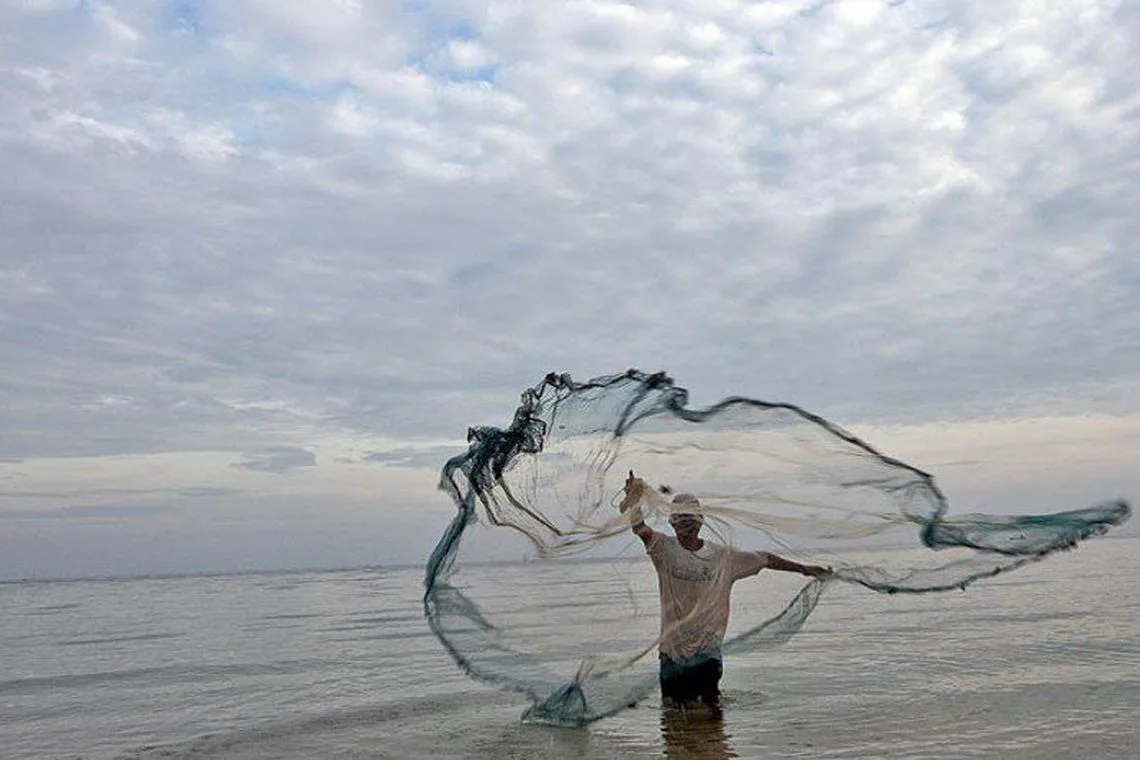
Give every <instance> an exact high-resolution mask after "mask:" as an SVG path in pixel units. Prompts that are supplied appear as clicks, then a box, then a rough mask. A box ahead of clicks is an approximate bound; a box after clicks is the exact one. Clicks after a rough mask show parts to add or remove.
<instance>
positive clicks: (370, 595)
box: [0, 538, 1140, 760]
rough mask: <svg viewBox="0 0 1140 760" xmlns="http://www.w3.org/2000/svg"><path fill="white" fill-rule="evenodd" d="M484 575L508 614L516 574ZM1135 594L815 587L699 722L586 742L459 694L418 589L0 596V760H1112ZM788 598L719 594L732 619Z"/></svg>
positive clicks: (274, 578)
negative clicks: (796, 619)
mask: <svg viewBox="0 0 1140 760" xmlns="http://www.w3.org/2000/svg"><path fill="white" fill-rule="evenodd" d="M644 569H645V573H646V574H647V575H646V577H647V578H650V580H651V576H652V572H653V571H652V569H651V567H650V566H649V564H648V562H646V563H645V568H644ZM496 572H497V573H502V574H501V575H499V576H498V583H497V585H496V588H498V589H500V592H499V593H504V594H510V593H511V591H510V589H512V588H515V587H516V586H514V585H513V584H512V583H511V582H510V574H511V573H515V574H518V577H519V578H520V579H521V578H522V577H523V576H524V575H525V574H526V572H527V571H526V567H525V566H523V565H518V566H502V567H501V568H500V569H499V570H497V571H496ZM581 572H582V574H583V578H582V579H581V580H582V581H583V582H584V583H588V582H589V581H590V578H589V575H590V574H591V573H598V572H602V570H601V569H600V568H598V567H591V566H583V567H582V569H581ZM1138 575H1140V539H1137V538H1104V539H1099V540H1095V541H1092V542H1089V543H1088V544H1087V545H1085V546H1083V547H1082V548H1080V549H1078V550H1076V551H1073V552H1067V553H1064V554H1061V555H1059V556H1055V557H1051V558H1049V559H1047V560H1046V561H1044V562H1042V563H1038V564H1035V565H1032V566H1029V567H1027V568H1023V569H1021V570H1018V571H1016V572H1014V573H1011V574H1009V575H1007V576H1003V577H1000V578H996V579H992V580H989V581H985V582H981V583H978V584H976V585H974V586H972V587H970V588H969V589H968V590H967V591H964V592H953V593H941V594H927V595H921V596H909V595H908V596H901V595H900V596H883V595H878V594H874V593H871V592H869V591H866V590H865V589H861V588H856V587H851V586H846V585H843V584H836V585H835V587H834V588H831V589H830V590H829V591H828V592H827V593H826V594H825V596H824V599H823V600H822V601H821V603H820V605H819V608H818V609H817V610H816V612H815V614H814V615H813V616H812V617H811V618H810V619H809V621H808V623H807V626H806V627H805V629H804V631H803V632H802V633H801V634H800V635H798V636H797V637H795V639H793V640H792V641H791V642H789V643H788V644H787V645H785V646H784V647H782V648H781V649H779V650H776V651H772V652H767V653H762V654H760V653H758V654H753V655H747V656H739V657H736V658H730V659H729V660H728V661H727V662H726V673H725V680H724V682H723V686H724V691H725V704H724V709H723V714H722V715H721V716H720V717H716V716H711V715H708V714H706V713H703V712H700V711H691V712H681V711H672V710H663V709H662V707H661V704H660V701H659V700H657V699H650V700H647V701H646V702H644V703H642V704H641V705H639V706H638V707H636V708H634V709H631V710H627V711H625V712H623V713H620V714H619V715H617V716H614V717H612V718H609V719H606V720H603V721H600V722H598V723H595V724H593V725H591V726H589V727H587V728H584V729H564V728H553V727H544V726H528V725H520V723H519V720H518V718H519V715H520V714H521V712H522V710H523V709H524V708H525V707H526V704H525V702H524V701H523V700H522V699H520V698H519V697H517V696H516V695H511V694H507V693H502V692H499V691H496V690H494V689H491V688H489V687H486V686H483V685H480V684H477V683H474V682H472V681H471V680H470V679H468V678H467V677H466V676H465V675H464V674H463V673H462V672H461V671H460V670H459V669H458V668H457V667H456V666H455V665H454V663H453V662H452V661H451V659H450V658H449V657H448V656H447V654H446V653H445V652H444V650H443V648H442V647H441V646H440V645H439V643H438V642H437V641H436V640H435V638H434V637H433V636H432V635H431V633H430V632H429V631H428V628H427V625H426V623H425V621H424V618H423V613H422V606H421V601H420V597H421V593H422V588H421V583H422V572H421V570H420V569H418V568H417V569H403V570H383V569H360V570H342V571H328V572H301V573H297V572H289V573H266V574H244V575H227V576H194V577H176V578H140V579H119V580H87V581H56V582H27V583H10V584H0V610H2V615H0V652H3V656H2V657H0V758H2V760H24V759H25V758H80V757H82V758H98V759H102V758H135V759H147V760H150V759H152V758H238V759H241V760H249V759H251V758H536V757H541V758H661V757H666V758H731V757H738V758H782V757H787V758H877V757H884V758H887V757H889V758H931V759H934V758H937V759H939V760H950V759H953V758H1024V759H1027V760H1028V759H1030V758H1034V759H1035V758H1041V759H1044V758H1081V760H1089V759H1090V758H1121V759H1123V758H1128V759H1129V760H1131V759H1133V758H1136V757H1140V725H1138V723H1137V717H1138V716H1140V613H1138V610H1140V592H1138V591H1137V589H1138V583H1137V581H1136V578H1137V576H1138ZM793 580H795V579H789V578H786V577H783V576H782V577H781V578H780V579H779V580H774V579H766V578H765V574H761V576H759V577H758V578H757V579H754V580H753V581H752V582H751V583H750V582H749V581H743V582H741V583H740V584H738V586H737V590H736V592H735V594H734V600H733V604H734V613H733V614H734V616H741V617H746V616H749V615H753V614H754V613H756V614H758V615H763V616H767V614H769V613H770V612H772V611H774V609H771V608H772V607H773V605H778V602H779V600H780V599H781V598H785V599H786V598H788V597H790V595H791V594H792V593H794V591H795V588H796V584H795V583H792V582H791V581H793ZM523 585H524V584H518V586H517V587H522V586H523ZM651 585H652V584H651V583H647V584H646V588H651ZM497 601H498V602H499V603H500V604H503V603H505V604H508V605H509V604H510V599H505V600H504V599H499V600H497ZM519 601H520V603H521V602H522V601H523V600H522V599H521V598H520V600H519Z"/></svg>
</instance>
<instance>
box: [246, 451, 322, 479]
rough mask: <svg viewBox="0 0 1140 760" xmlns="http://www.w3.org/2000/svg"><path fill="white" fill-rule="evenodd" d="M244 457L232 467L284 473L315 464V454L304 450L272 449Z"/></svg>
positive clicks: (251, 453)
mask: <svg viewBox="0 0 1140 760" xmlns="http://www.w3.org/2000/svg"><path fill="white" fill-rule="evenodd" d="M244 456H245V460H244V461H241V462H237V463H236V464H234V465H233V466H234V467H240V468H242V469H246V470H254V471H256V472H274V473H285V472H291V471H293V470H298V469H302V468H305V467H314V466H316V464H317V456H316V454H314V453H313V452H311V451H306V450H305V449H290V448H272V449H264V450H262V451H254V452H246V453H245V455H244Z"/></svg>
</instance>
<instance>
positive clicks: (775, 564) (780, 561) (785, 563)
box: [767, 553, 831, 578]
mask: <svg viewBox="0 0 1140 760" xmlns="http://www.w3.org/2000/svg"><path fill="white" fill-rule="evenodd" d="M767 567H770V568H771V569H773V570H783V571H785V572H789V573H799V574H800V575H807V576H810V577H812V578H822V577H824V576H825V575H828V574H829V573H830V572H831V570H830V569H828V568H826V567H821V566H820V565H801V564H800V563H799V562H792V561H791V560H790V559H784V558H783V557H780V556H777V555H775V554H772V553H769V554H768V564H767Z"/></svg>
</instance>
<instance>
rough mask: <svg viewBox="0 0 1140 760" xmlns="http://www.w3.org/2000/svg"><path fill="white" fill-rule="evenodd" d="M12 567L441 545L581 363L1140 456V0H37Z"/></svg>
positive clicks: (2, 377)
mask: <svg viewBox="0 0 1140 760" xmlns="http://www.w3.org/2000/svg"><path fill="white" fill-rule="evenodd" d="M0 170H2V171H0V229H2V235H0V389H2V394H0V579H11V578H25V577H37V578H38V577H60V576H76V575H104V574H119V573H146V572H172V571H197V570H225V569H242V568H276V567H306V566H308V567H311V566H345V565H354V564H362V563H368V564H377V563H383V564H391V563H414V562H420V561H422V559H423V558H424V556H425V555H426V554H427V553H428V551H429V550H430V549H431V547H432V545H433V544H434V542H435V539H436V537H437V536H438V534H439V533H440V532H441V531H442V529H443V527H444V526H445V524H446V523H447V521H448V520H449V519H450V517H451V516H452V514H453V509H452V507H451V505H450V503H449V502H448V500H447V498H446V497H445V496H444V495H443V494H441V493H439V492H437V491H435V490H434V485H435V481H436V479H437V477H438V471H439V467H440V465H441V464H442V462H443V460H444V459H445V458H446V456H448V455H449V454H451V453H455V452H456V451H459V450H461V446H462V442H463V439H464V436H465V432H466V429H467V427H469V426H470V425H474V424H503V423H505V422H507V421H508V420H509V418H510V414H511V412H512V410H513V408H514V405H515V403H516V401H517V399H518V394H519V392H520V391H521V389H523V388H524V387H527V386H530V385H533V384H534V383H535V382H537V381H538V380H539V379H540V378H541V377H542V376H543V375H544V374H545V373H546V372H548V371H551V370H557V371H560V372H563V371H564V372H569V373H571V374H572V375H574V376H575V377H578V378H581V379H585V378H587V377H591V376H594V375H599V374H608V373H613V372H620V371H622V370H624V369H626V368H628V367H639V368H642V369H645V370H649V371H656V370H662V369H663V370H666V371H668V372H669V373H670V374H671V375H672V376H673V377H674V378H675V379H676V380H677V382H678V383H679V384H680V385H683V386H685V387H688V388H689V389H690V390H691V392H692V395H693V397H694V401H695V402H696V403H697V404H703V403H709V402H712V401H714V400H716V399H718V398H720V397H722V396H724V395H729V394H742V395H749V396H753V397H758V398H763V399H768V400H780V401H791V402H794V403H799V404H801V405H803V406H805V407H807V408H808V409H811V410H812V411H815V412H817V413H819V414H822V415H824V416H826V417H828V418H830V419H833V420H835V421H837V422H839V423H840V424H843V425H844V426H846V427H848V428H849V429H851V430H853V431H854V432H857V433H859V434H862V435H864V436H866V437H868V438H869V439H870V440H871V441H872V442H873V443H875V444H877V445H878V446H879V447H880V448H882V449H884V450H886V451H888V452H889V453H892V454H894V455H896V456H898V457H900V458H902V459H905V460H907V461H911V462H913V463H914V464H916V465H918V466H921V467H924V468H926V469H929V470H931V471H932V472H934V473H935V475H936V476H938V477H939V479H940V482H941V483H942V484H943V485H944V487H945V488H946V490H947V491H948V494H949V496H950V497H951V499H952V502H953V503H954V504H955V509H956V510H957V511H961V512H965V511H974V510H979V511H996V512H1002V511H1006V512H1009V511H1022V512H1032V511H1044V510H1053V509H1066V508H1075V507H1080V506H1086V505H1088V504H1090V503H1093V502H1097V501H1100V500H1102V499H1105V498H1111V497H1116V496H1125V497H1135V496H1137V495H1138V494H1140V475H1138V474H1137V471H1138V468H1137V466H1136V462H1137V461H1140V306H1138V305H1137V303H1136V301H1137V297H1138V296H1140V243H1138V242H1137V241H1138V240H1140V214H1138V213H1137V211H1136V209H1138V208H1140V5H1137V4H1136V3H1130V2H1126V1H1125V0H1117V1H1114V0H1099V1H1091V0H1033V1H1030V0H992V1H990V2H985V3H980V2H975V1H974V0H913V1H910V2H907V1H905V0H833V1H831V2H828V1H827V0H823V1H822V2H820V1H819V0H772V1H769V2H746V1H744V0H644V1H641V0H638V1H635V2H617V1H616V0H543V1H542V2H535V0H503V1H498V0H490V1H489V0H402V1H401V0H373V1H371V2H370V1H369V0H328V2H320V3H318V2H312V1H311V0H161V1H160V0H114V1H107V2H104V1H102V0H79V1H78V2H77V1H76V0H9V1H8V2H4V3H0Z"/></svg>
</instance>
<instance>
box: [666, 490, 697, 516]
mask: <svg viewBox="0 0 1140 760" xmlns="http://www.w3.org/2000/svg"><path fill="white" fill-rule="evenodd" d="M670 513H671V518H672V517H677V516H679V515H696V516H697V517H700V516H701V500H700V499H698V498H697V497H696V496H693V495H692V494H691V493H679V494H677V495H676V496H674V497H673V508H672V509H671V510H670Z"/></svg>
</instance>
